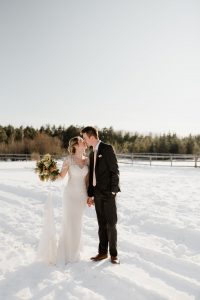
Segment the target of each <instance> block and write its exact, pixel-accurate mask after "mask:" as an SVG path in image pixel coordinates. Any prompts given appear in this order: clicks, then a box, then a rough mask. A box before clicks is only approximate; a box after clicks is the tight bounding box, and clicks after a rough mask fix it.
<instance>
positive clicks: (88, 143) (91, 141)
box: [83, 133, 93, 147]
mask: <svg viewBox="0 0 200 300" xmlns="http://www.w3.org/2000/svg"><path fill="white" fill-rule="evenodd" d="M83 139H84V141H85V142H86V144H87V146H88V147H90V146H93V139H92V136H91V137H89V136H88V135H87V133H83Z"/></svg>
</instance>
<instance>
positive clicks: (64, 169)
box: [58, 160, 69, 179]
mask: <svg viewBox="0 0 200 300" xmlns="http://www.w3.org/2000/svg"><path fill="white" fill-rule="evenodd" d="M68 169H69V164H68V162H67V160H65V161H64V162H63V165H62V168H61V171H60V173H59V175H58V178H60V179H63V178H64V177H65V176H66V174H67V172H68Z"/></svg>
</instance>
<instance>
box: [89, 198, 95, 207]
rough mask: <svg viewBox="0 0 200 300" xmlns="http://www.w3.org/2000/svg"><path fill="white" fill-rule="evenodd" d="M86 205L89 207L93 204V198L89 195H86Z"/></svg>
mask: <svg viewBox="0 0 200 300" xmlns="http://www.w3.org/2000/svg"><path fill="white" fill-rule="evenodd" d="M87 205H88V206H89V207H91V206H92V205H94V200H93V199H92V198H91V197H88V198H87Z"/></svg>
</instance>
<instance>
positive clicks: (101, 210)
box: [94, 188, 117, 256]
mask: <svg viewBox="0 0 200 300" xmlns="http://www.w3.org/2000/svg"><path fill="white" fill-rule="evenodd" d="M115 198H116V196H115V195H113V194H112V193H111V192H102V191H99V190H98V189H96V188H94V202H95V209H96V214H97V220H98V226H99V231H98V233H99V253H101V254H107V253H108V246H109V252H110V255H112V256H117V229H116V224H117V209H116V199H115Z"/></svg>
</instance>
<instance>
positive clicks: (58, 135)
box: [0, 125, 200, 154]
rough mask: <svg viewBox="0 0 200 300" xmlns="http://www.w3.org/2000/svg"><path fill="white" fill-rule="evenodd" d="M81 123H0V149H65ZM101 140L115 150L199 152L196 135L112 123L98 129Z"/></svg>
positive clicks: (59, 151) (56, 151)
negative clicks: (121, 127)
mask: <svg viewBox="0 0 200 300" xmlns="http://www.w3.org/2000/svg"><path fill="white" fill-rule="evenodd" d="M81 129H82V128H81V127H79V126H73V125H71V126H69V127H67V128H65V127H64V126H58V127H56V126H55V125H53V126H50V125H45V126H41V127H40V128H39V129H35V128H33V127H32V126H26V127H22V126H21V127H19V128H15V127H14V126H12V125H8V126H0V153H13V154H14V153H25V154H32V153H39V154H44V153H47V152H49V153H51V154H63V153H65V152H66V149H67V145H68V142H69V139H70V138H72V137H74V136H77V135H79V134H80V131H81ZM99 136H100V139H102V140H103V141H104V142H107V143H111V144H112V145H113V146H114V148H115V151H116V152H117V153H174V154H199V153H200V135H196V136H192V135H189V136H188V137H183V138H180V137H178V136H177V135H176V134H174V133H173V134H171V133H169V134H162V135H153V134H149V135H142V134H139V133H133V134H131V133H130V132H124V131H116V130H114V129H113V128H112V127H109V128H102V129H99Z"/></svg>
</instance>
